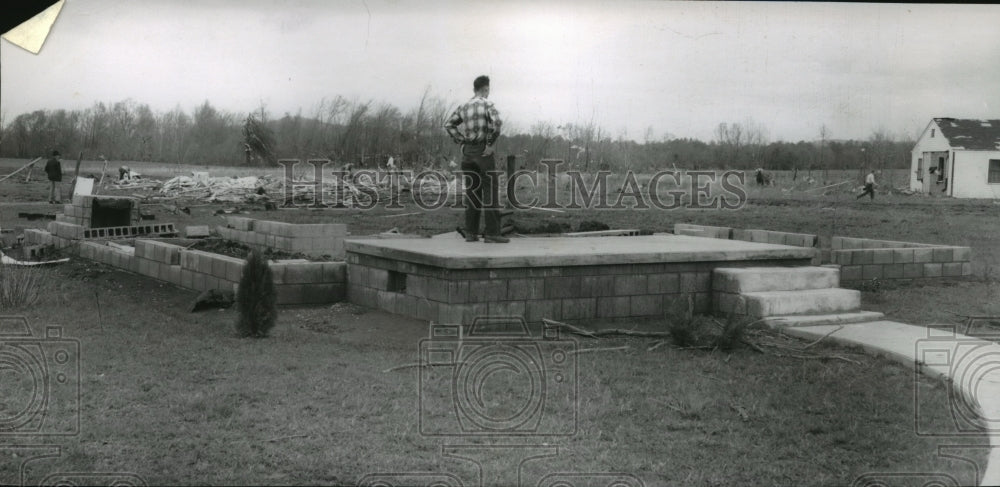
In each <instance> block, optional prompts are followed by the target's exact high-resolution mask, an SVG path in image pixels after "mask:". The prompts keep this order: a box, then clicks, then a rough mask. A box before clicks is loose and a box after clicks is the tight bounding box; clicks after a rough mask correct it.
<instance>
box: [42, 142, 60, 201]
mask: <svg viewBox="0 0 1000 487" xmlns="http://www.w3.org/2000/svg"><path fill="white" fill-rule="evenodd" d="M45 174H46V175H47V176H48V177H49V203H62V188H61V187H59V186H60V184H61V183H62V162H61V161H60V160H59V151H57V150H54V151H52V157H51V158H50V159H49V161H48V162H46V163H45Z"/></svg>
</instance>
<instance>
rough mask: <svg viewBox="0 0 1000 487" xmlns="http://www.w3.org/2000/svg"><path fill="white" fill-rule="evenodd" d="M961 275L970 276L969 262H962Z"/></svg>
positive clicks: (970, 266) (970, 267)
mask: <svg viewBox="0 0 1000 487" xmlns="http://www.w3.org/2000/svg"><path fill="white" fill-rule="evenodd" d="M962 275H963V276H971V275H972V263H971V262H962Z"/></svg>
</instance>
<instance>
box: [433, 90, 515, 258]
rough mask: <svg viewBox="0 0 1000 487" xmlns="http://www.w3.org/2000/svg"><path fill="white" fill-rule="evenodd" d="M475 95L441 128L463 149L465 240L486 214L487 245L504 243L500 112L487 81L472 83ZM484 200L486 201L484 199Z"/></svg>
mask: <svg viewBox="0 0 1000 487" xmlns="http://www.w3.org/2000/svg"><path fill="white" fill-rule="evenodd" d="M472 88H473V90H474V91H475V93H476V94H475V96H473V97H472V99H471V100H469V101H468V102H466V103H465V104H463V105H461V106H459V107H458V108H456V109H455V112H454V113H452V114H451V117H449V118H448V121H447V122H446V123H445V125H444V128H445V130H446V131H447V132H448V135H449V136H451V139H452V140H453V141H455V143H456V144H459V145H461V147H462V172H463V173H464V175H465V181H464V183H465V184H466V187H465V241H466V242H475V241H476V240H477V239H478V237H477V235H478V234H479V214H480V212H483V213H485V220H486V230H485V232H484V233H483V240H485V241H486V242H487V243H507V242H509V241H510V240H509V239H507V238H505V237H503V236H501V235H500V201H499V199H498V191H497V178H496V158H495V157H494V155H493V154H494V152H495V150H496V148H495V145H496V142H497V139H498V138H499V137H500V125H501V122H500V113H499V112H498V111H497V109H496V107H495V106H493V102H491V101H489V100H487V98H489V96H490V78H489V77H487V76H480V77H478V78H476V79H475V81H473V83H472ZM484 197H485V198H486V199H485V200H484Z"/></svg>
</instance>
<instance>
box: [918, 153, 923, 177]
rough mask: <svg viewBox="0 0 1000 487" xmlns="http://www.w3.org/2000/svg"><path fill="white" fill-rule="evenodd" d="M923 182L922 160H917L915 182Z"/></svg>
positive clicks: (920, 158) (921, 158)
mask: <svg viewBox="0 0 1000 487" xmlns="http://www.w3.org/2000/svg"><path fill="white" fill-rule="evenodd" d="M923 180H924V158H923V157H918V158H917V181H923Z"/></svg>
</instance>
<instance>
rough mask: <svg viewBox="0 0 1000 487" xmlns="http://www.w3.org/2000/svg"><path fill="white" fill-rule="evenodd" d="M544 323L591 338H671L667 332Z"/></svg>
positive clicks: (556, 322)
mask: <svg viewBox="0 0 1000 487" xmlns="http://www.w3.org/2000/svg"><path fill="white" fill-rule="evenodd" d="M542 321H543V322H545V323H546V324H547V325H550V326H558V327H560V328H565V329H567V330H569V331H570V333H573V334H576V335H582V336H585V337H589V338H600V337H606V336H616V335H623V336H631V337H642V338H669V337H670V333H669V332H665V331H638V330H626V329H623V328H605V329H602V330H594V331H590V330H585V329H583V328H579V327H576V326H573V325H570V324H568V323H563V322H561V321H555V320H550V319H548V318H542Z"/></svg>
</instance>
